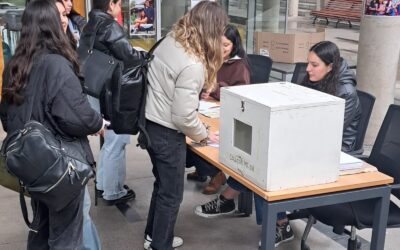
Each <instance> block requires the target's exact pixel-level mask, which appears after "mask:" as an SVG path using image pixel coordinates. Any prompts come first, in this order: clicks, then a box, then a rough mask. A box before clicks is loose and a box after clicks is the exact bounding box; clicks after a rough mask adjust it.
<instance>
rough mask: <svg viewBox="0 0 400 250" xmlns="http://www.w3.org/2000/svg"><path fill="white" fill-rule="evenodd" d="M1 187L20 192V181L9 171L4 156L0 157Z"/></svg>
mask: <svg viewBox="0 0 400 250" xmlns="http://www.w3.org/2000/svg"><path fill="white" fill-rule="evenodd" d="M0 185H2V186H3V187H5V188H8V189H11V190H13V191H15V192H19V182H18V179H17V178H16V177H15V176H13V175H11V174H10V173H9V172H8V171H7V169H6V162H5V159H4V157H3V156H0Z"/></svg>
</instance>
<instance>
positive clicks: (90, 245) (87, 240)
mask: <svg viewBox="0 0 400 250" xmlns="http://www.w3.org/2000/svg"><path fill="white" fill-rule="evenodd" d="M56 6H57V9H58V11H59V12H60V18H61V24H62V27H63V31H64V33H66V34H67V35H68V34H70V33H67V29H68V17H67V11H66V8H65V2H63V0H56ZM68 38H69V40H70V42H71V47H72V48H73V49H75V48H76V47H75V46H76V41H75V39H74V38H73V37H72V36H71V35H69V36H68ZM90 206H91V200H90V194H89V191H88V188H87V186H86V188H85V194H84V199H83V246H82V250H100V249H101V243H100V237H99V235H98V233H97V229H96V226H95V225H94V223H93V221H92V218H91V217H90Z"/></svg>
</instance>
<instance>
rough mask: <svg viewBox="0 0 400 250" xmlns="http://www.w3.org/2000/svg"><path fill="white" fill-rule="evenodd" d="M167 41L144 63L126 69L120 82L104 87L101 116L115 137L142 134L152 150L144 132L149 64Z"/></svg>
mask: <svg viewBox="0 0 400 250" xmlns="http://www.w3.org/2000/svg"><path fill="white" fill-rule="evenodd" d="M163 39H164V38H162V39H160V40H159V41H158V42H157V43H156V44H155V45H154V46H153V47H152V48H151V49H150V51H149V52H148V53H145V55H144V56H143V58H142V59H140V60H139V61H136V62H134V63H132V65H125V68H124V71H123V72H122V73H123V74H122V76H121V77H120V78H119V81H114V82H111V83H110V84H108V85H106V86H105V90H104V91H103V92H102V95H101V96H100V108H101V113H102V114H103V115H104V117H105V119H108V120H110V122H111V128H112V129H113V130H114V132H115V133H116V134H132V135H136V134H137V133H138V132H142V133H143V134H144V135H145V136H146V139H147V145H145V146H144V147H149V146H150V139H149V137H148V135H147V132H146V129H145V121H146V118H145V106H146V95H147V84H148V81H147V71H148V64H149V62H150V61H151V60H152V59H153V51H154V50H155V49H156V48H157V46H158V45H159V44H160V43H161V41H162V40H163Z"/></svg>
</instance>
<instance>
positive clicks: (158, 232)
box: [139, 121, 186, 250]
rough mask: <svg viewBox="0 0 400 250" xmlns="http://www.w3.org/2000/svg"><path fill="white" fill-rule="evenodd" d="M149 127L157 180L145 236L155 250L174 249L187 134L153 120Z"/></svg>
mask: <svg viewBox="0 0 400 250" xmlns="http://www.w3.org/2000/svg"><path fill="white" fill-rule="evenodd" d="M146 128H147V132H148V133H149V136H150V140H151V148H148V149H147V151H148V153H149V155H150V159H151V163H152V164H153V174H154V177H155V181H154V187H153V194H152V196H151V202H150V208H149V214H148V216H147V225H146V229H145V234H146V235H149V236H150V237H151V238H152V242H151V248H152V249H157V250H172V241H173V238H174V227H175V222H176V218H177V216H178V212H179V206H180V204H181V202H182V199H183V183H184V178H183V177H184V173H185V161H186V141H185V135H184V134H182V133H179V132H177V131H176V130H173V129H169V128H167V127H164V126H161V125H159V124H157V123H154V122H150V121H147V125H146ZM139 141H140V136H139Z"/></svg>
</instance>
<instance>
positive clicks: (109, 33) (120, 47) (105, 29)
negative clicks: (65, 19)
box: [79, 9, 142, 68]
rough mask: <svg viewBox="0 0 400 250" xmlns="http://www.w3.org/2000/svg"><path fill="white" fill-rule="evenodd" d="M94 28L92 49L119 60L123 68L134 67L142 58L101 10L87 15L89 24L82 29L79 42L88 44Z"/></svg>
mask: <svg viewBox="0 0 400 250" xmlns="http://www.w3.org/2000/svg"><path fill="white" fill-rule="evenodd" d="M96 27H98V31H97V33H96V37H95V42H94V48H96V49H98V50H100V51H102V52H104V53H106V54H108V55H112V56H114V57H115V58H116V59H118V60H121V61H122V62H123V63H124V67H125V68H127V67H129V66H130V65H136V64H137V63H138V60H139V59H141V58H142V54H141V53H140V52H138V51H137V50H135V49H133V48H132V45H131V44H130V43H129V41H128V38H127V37H126V35H125V33H124V30H123V29H122V27H121V26H120V25H119V24H118V23H117V22H116V21H115V20H114V18H113V17H112V16H111V15H110V14H108V13H105V12H103V11H101V10H97V9H94V10H92V11H91V12H90V13H89V22H88V23H87V25H86V26H85V27H84V28H83V32H82V34H81V39H80V41H79V42H80V43H86V44H89V40H90V37H91V35H92V34H93V33H94V31H95V29H96Z"/></svg>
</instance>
